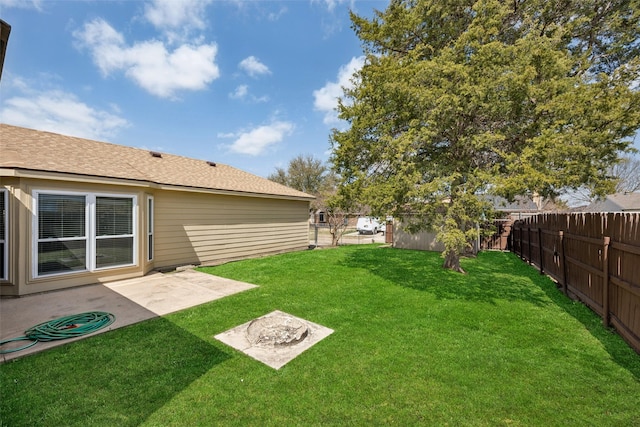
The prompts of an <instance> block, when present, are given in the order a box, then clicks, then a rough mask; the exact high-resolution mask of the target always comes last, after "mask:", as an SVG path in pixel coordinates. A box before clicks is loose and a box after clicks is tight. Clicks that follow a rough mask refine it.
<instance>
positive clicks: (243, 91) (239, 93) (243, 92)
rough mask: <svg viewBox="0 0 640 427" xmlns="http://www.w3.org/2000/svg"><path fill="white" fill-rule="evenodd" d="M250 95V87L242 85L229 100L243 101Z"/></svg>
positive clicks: (232, 93) (231, 94) (230, 95)
mask: <svg viewBox="0 0 640 427" xmlns="http://www.w3.org/2000/svg"><path fill="white" fill-rule="evenodd" d="M248 93H249V86H247V85H240V86H238V87H237V88H236V90H234V91H233V92H231V93H230V94H229V98H231V99H243V98H244V97H245V96H247V94H248Z"/></svg>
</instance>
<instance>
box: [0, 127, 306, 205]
mask: <svg viewBox="0 0 640 427" xmlns="http://www.w3.org/2000/svg"><path fill="white" fill-rule="evenodd" d="M0 168H5V169H15V170H25V171H27V170H28V171H46V172H56V173H65V174H74V175H82V176H93V177H101V178H116V179H125V180H135V181H140V182H142V183H147V184H159V185H169V186H179V187H189V188H198V189H206V190H218V191H223V192H234V193H238V192H239V193H251V194H259V195H270V196H279V197H280V196H284V197H288V198H301V199H308V200H311V199H313V198H314V197H313V196H312V195H309V194H307V193H303V192H301V191H298V190H295V189H292V188H289V187H286V186H284V185H281V184H278V183H275V182H273V181H270V180H268V179H266V178H261V177H259V176H256V175H252V174H250V173H247V172H244V171H242V170H240V169H236V168H234V167H231V166H227V165H224V164H220V163H213V162H207V161H205V160H197V159H191V158H188V157H182V156H176V155H172V154H165V153H156V152H152V151H149V150H143V149H139V148H133V147H127V146H123V145H116V144H111V143H106V142H98V141H92V140H89V139H83V138H76V137H72V136H65V135H59V134H56V133H51V132H43V131H38V130H33V129H26V128H22V127H17V126H11V125H6V124H0Z"/></svg>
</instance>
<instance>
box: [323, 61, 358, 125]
mask: <svg viewBox="0 0 640 427" xmlns="http://www.w3.org/2000/svg"><path fill="white" fill-rule="evenodd" d="M363 65H364V56H359V57H357V58H356V57H354V58H351V61H349V63H348V64H346V65H343V66H341V67H340V69H339V70H338V75H337V78H336V81H334V82H327V84H325V85H324V86H323V87H321V88H320V89H317V90H314V91H313V98H314V101H313V106H314V108H315V109H316V110H317V111H321V112H323V113H324V119H323V122H324V123H325V124H327V125H330V124H334V123H338V122H339V121H340V120H339V119H338V113H337V111H336V108H337V107H338V98H340V97H341V96H342V95H343V94H344V91H343V88H351V87H353V82H352V81H351V80H352V78H353V74H354V73H355V72H357V71H359V70H360V69H361V68H362V66H363Z"/></svg>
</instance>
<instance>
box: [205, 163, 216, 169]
mask: <svg viewBox="0 0 640 427" xmlns="http://www.w3.org/2000/svg"><path fill="white" fill-rule="evenodd" d="M207 164H208V165H209V166H213V167H214V168H215V167H216V162H207Z"/></svg>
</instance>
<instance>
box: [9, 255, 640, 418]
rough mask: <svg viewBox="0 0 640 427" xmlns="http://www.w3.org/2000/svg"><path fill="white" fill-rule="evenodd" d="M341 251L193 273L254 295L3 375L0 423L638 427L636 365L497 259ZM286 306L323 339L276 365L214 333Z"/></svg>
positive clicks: (68, 349)
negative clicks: (447, 260)
mask: <svg viewBox="0 0 640 427" xmlns="http://www.w3.org/2000/svg"><path fill="white" fill-rule="evenodd" d="M441 263H442V260H441V258H440V256H439V255H438V254H434V253H426V252H418V251H406V250H396V249H392V248H382V247H378V246H375V245H362V246H349V247H341V248H338V249H326V250H315V251H305V252H297V253H291V254H284V255H278V256H273V257H268V258H262V259H254V260H247V261H240V262H235V263H230V264H226V265H222V266H218V267H213V268H205V269H203V270H204V271H207V272H210V273H212V274H217V275H220V276H224V277H230V278H234V279H237V280H243V281H247V282H251V283H255V284H258V285H260V287H259V288H255V289H252V290H250V291H247V292H243V293H241V294H237V295H234V296H231V297H227V298H224V299H222V300H218V301H214V302H212V303H209V304H205V305H202V306H198V307H195V308H192V309H189V310H185V311H181V312H179V313H174V314H172V315H169V316H167V317H165V318H158V319H153V320H150V321H147V322H144V323H140V324H137V325H132V326H129V327H126V328H122V329H118V330H115V331H112V332H109V333H106V334H101V335H98V336H95V337H92V338H88V339H86V340H82V341H79V342H75V343H70V344H67V345H64V346H62V347H59V348H56V349H52V350H49V351H46V352H43V353H40V354H36V355H33V356H28V357H24V358H21V359H18V360H16V361H14V362H8V363H5V364H3V365H0V374H1V377H0V381H1V383H0V385H1V388H0V391H1V393H2V396H1V400H0V409H1V413H0V416H1V420H2V425H7V426H22V425H24V426H27V425H28V426H36V425H69V426H73V425H77V426H86V425H92V426H100V425H105V426H115V425H118V426H120V425H123V426H125V425H148V426H165V425H173V426H181V425H189V426H191V425H243V426H244V425H256V426H262V425H387V424H396V425H403V426H404V425H465V426H467V425H470V426H501V425H504V426H537V425H539V426H568V425H594V426H633V425H639V423H640V421H639V420H640V356H639V355H638V354H637V353H635V352H634V351H633V350H631V349H630V348H629V346H628V345H627V344H626V343H624V341H622V340H621V339H620V337H619V336H617V335H616V334H615V333H612V331H610V330H607V329H605V328H603V327H602V324H601V321H600V319H599V318H598V317H597V316H596V315H594V314H593V313H592V312H591V311H590V310H588V309H587V308H586V307H584V306H582V305H581V304H579V303H575V302H572V301H570V300H568V299H567V298H565V297H564V296H563V295H562V294H561V293H560V292H558V291H557V290H556V288H555V285H554V284H553V283H552V282H551V281H550V280H549V279H548V278H546V277H544V276H541V275H539V274H538V273H537V272H536V271H535V270H534V269H533V268H531V267H529V266H527V265H526V264H524V263H522V262H521V261H520V260H519V259H518V258H517V257H515V256H513V255H512V254H507V253H497V252H492V253H482V254H480V256H479V257H478V258H476V259H465V260H463V267H464V268H465V270H466V271H467V272H468V274H467V275H464V276H463V275H459V274H456V273H452V272H449V271H444V270H442V269H441V268H440V265H441ZM275 309H278V310H282V311H285V312H288V313H290V314H293V315H295V316H299V317H302V318H305V319H307V320H310V321H312V322H315V323H319V324H321V325H324V326H327V327H329V328H332V329H333V330H334V331H335V332H334V333H333V334H332V335H330V336H329V337H328V338H326V339H324V340H323V341H321V342H320V343H318V344H316V345H315V346H314V347H312V348H311V349H309V350H307V351H306V352H305V353H303V354H302V355H301V356H299V357H297V358H296V359H294V360H293V361H292V362H290V363H289V364H287V365H285V366H284V367H283V368H281V369H280V370H278V371H276V370H273V369H271V368H269V367H267V366H265V365H263V364H261V363H260V362H257V361H255V360H253V359H251V358H250V357H248V356H245V355H244V354H242V353H240V352H237V351H235V350H233V349H231V348H230V347H227V346H225V345H224V344H222V343H220V342H218V341H217V340H215V339H214V338H213V336H214V335H216V334H218V333H220V332H223V331H226V330H228V329H230V328H232V327H234V326H237V325H239V324H241V323H244V322H246V321H248V320H251V319H253V318H255V317H258V316H261V315H264V314H266V313H269V312H271V311H273V310H275Z"/></svg>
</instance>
